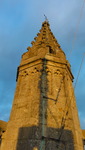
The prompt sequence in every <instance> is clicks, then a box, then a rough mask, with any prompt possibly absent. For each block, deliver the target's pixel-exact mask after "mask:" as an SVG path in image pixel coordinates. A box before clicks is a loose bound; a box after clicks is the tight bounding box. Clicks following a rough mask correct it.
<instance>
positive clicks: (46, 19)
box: [44, 14, 48, 22]
mask: <svg viewBox="0 0 85 150" xmlns="http://www.w3.org/2000/svg"><path fill="white" fill-rule="evenodd" d="M44 17H45V21H46V22H48V18H47V16H46V15H45V14H44Z"/></svg>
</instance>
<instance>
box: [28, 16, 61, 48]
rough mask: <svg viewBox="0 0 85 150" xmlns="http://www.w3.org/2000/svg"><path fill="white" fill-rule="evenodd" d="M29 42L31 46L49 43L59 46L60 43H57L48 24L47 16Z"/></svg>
mask: <svg viewBox="0 0 85 150" xmlns="http://www.w3.org/2000/svg"><path fill="white" fill-rule="evenodd" d="M31 44H32V47H34V46H43V45H49V46H50V47H59V48H60V45H59V44H58V42H57V40H56V38H55V36H54V35H53V33H52V32H51V29H50V24H49V22H48V20H47V18H46V20H45V21H44V22H43V23H42V27H41V29H40V32H39V33H38V34H37V36H36V37H35V38H34V41H32V42H31ZM27 49H28V48H27Z"/></svg>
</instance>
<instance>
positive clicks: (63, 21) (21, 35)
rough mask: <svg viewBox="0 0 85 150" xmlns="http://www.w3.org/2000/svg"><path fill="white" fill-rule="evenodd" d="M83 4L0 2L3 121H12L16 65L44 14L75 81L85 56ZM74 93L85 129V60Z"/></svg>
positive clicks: (79, 0) (61, 0)
mask: <svg viewBox="0 0 85 150" xmlns="http://www.w3.org/2000/svg"><path fill="white" fill-rule="evenodd" d="M84 1H85V0H71V1H70V0H43V1H41V0H36V1H34V0H31V1H29V0H15V1H12V0H0V120H6V121H7V120H8V118H9V114H10V110H11V105H12V101H13V97H14V91H15V87H16V81H15V80H16V71H17V66H18V65H19V63H20V59H21V55H22V54H23V53H24V52H25V51H26V48H27V47H28V46H30V43H31V41H32V40H33V38H34V37H35V36H36V34H37V33H38V31H39V29H40V28H41V24H42V22H43V21H44V14H46V15H47V17H48V19H49V22H50V26H51V30H52V32H53V33H54V35H55V37H56V38H57V40H58V42H59V44H60V45H61V47H62V49H63V51H64V52H65V53H66V56H67V59H69V61H70V64H71V69H72V72H73V75H74V77H75V80H76V78H77V75H78V71H79V67H80V64H81V61H82V57H83V54H84V53H85V6H84V5H85V4H84ZM83 4H84V5H83ZM75 32H76V36H74V35H75ZM75 37H76V38H75ZM71 50H72V52H71V54H70V58H69V52H70V51H71ZM75 80H74V83H75ZM75 94H76V101H77V106H78V111H79V118H80V122H81V127H82V128H85V59H84V61H83V64H82V68H81V71H80V75H79V79H78V82H77V85H76V89H75Z"/></svg>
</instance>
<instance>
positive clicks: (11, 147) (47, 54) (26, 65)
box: [1, 22, 83, 150]
mask: <svg viewBox="0 0 85 150" xmlns="http://www.w3.org/2000/svg"><path fill="white" fill-rule="evenodd" d="M28 49H29V51H28V52H26V53H24V54H23V56H22V60H21V63H20V66H19V67H18V74H17V87H16V91H15V97H14V101H13V107H12V111H11V115H10V120H9V122H8V125H7V131H6V133H5V135H4V136H3V142H2V146H1V150H23V149H24V150H42V149H43V150H56V149H58V150H61V149H63V150H83V145H82V134H81V130H80V124H79V119H78V112H77V107H76V101H75V96H74V89H73V86H72V81H73V75H72V73H71V70H70V65H69V63H68V61H67V60H66V56H65V54H64V52H63V51H62V49H61V48H60V45H59V44H58V42H57V41H56V39H55V37H54V35H53V34H52V32H51V30H50V28H49V24H48V22H44V23H43V24H42V28H41V30H40V33H39V34H38V36H37V37H36V38H35V41H34V42H32V47H28Z"/></svg>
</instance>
